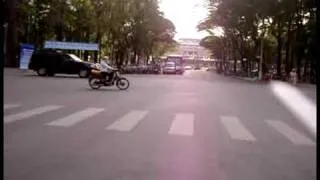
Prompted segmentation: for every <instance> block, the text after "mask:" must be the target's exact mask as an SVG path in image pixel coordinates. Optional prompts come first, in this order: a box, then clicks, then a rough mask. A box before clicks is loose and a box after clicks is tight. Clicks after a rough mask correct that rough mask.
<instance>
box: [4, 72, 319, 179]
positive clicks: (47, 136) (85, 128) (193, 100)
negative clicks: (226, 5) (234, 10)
mask: <svg viewBox="0 0 320 180" xmlns="http://www.w3.org/2000/svg"><path fill="white" fill-rule="evenodd" d="M125 76H126V77H127V78H128V79H129V80H130V83H131V86H130V88H129V89H128V90H127V91H119V90H117V89H116V88H115V87H109V88H102V89H100V90H91V89H90V88H89V86H88V83H87V80H86V79H79V78H78V77H76V76H56V77H38V76H36V75H35V73H23V72H20V71H18V70H14V69H5V72H4V179H6V180H21V179H24V180H73V179H74V180H315V179H316V140H315V138H314V137H313V135H312V134H311V133H310V132H309V131H308V130H307V129H306V128H305V127H304V126H303V125H302V124H301V123H300V122H299V121H298V120H297V118H296V117H295V116H294V115H293V114H292V113H291V112H290V111H289V110H288V109H287V108H286V107H285V106H283V104H281V103H280V101H279V100H278V99H277V97H276V96H274V95H273V94H272V92H271V91H270V89H269V88H268V85H267V84H261V83H252V82H246V81H243V80H238V79H233V78H230V77H224V76H220V75H217V74H215V73H212V72H205V71H190V72H187V73H186V74H185V75H182V76H180V75H125Z"/></svg>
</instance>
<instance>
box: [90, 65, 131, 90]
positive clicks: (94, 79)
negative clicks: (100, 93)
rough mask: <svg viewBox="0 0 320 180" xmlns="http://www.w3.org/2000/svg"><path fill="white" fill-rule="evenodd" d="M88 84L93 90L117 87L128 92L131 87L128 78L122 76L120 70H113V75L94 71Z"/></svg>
mask: <svg viewBox="0 0 320 180" xmlns="http://www.w3.org/2000/svg"><path fill="white" fill-rule="evenodd" d="M88 82H89V86H90V87H91V88H92V89H99V88H101V87H102V86H114V85H116V86H117V88H118V89H120V90H126V89H128V88H129V85H130V83H129V81H128V80H127V79H126V78H124V77H121V76H120V73H119V70H113V71H112V73H108V72H105V71H101V70H98V69H92V70H91V73H90V76H89V79H88Z"/></svg>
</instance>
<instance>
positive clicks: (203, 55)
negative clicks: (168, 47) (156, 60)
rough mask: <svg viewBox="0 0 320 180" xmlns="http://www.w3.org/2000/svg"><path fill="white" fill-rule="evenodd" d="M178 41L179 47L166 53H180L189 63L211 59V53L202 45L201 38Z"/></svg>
mask: <svg viewBox="0 0 320 180" xmlns="http://www.w3.org/2000/svg"><path fill="white" fill-rule="evenodd" d="M177 42H178V43H179V46H178V47H177V49H176V50H175V51H173V52H170V53H168V54H166V55H172V54H175V55H180V56H182V57H183V58H184V59H185V60H186V62H187V63H192V64H195V63H198V62H199V63H200V62H205V61H210V55H211V53H210V52H209V51H208V50H207V49H205V48H204V47H202V46H200V39H179V40H178V41H177Z"/></svg>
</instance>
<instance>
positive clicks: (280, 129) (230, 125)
mask: <svg viewBox="0 0 320 180" xmlns="http://www.w3.org/2000/svg"><path fill="white" fill-rule="evenodd" d="M20 107H22V105H20V104H4V112H6V111H9V110H14V109H17V108H20ZM64 108H67V107H64V106H59V105H46V106H41V107H37V108H31V109H30V110H27V111H22V112H18V113H12V112H11V113H5V114H9V115H5V116H4V124H5V125H8V124H12V123H18V122H19V121H22V120H30V121H32V117H36V116H38V115H44V114H46V113H49V112H58V111H59V110H61V109H64ZM106 110H107V109H106V108H92V107H89V108H84V109H82V110H79V111H77V112H73V113H71V114H69V115H66V116H65V117H60V118H58V119H56V120H53V121H51V122H49V123H44V124H43V125H44V126H50V127H64V128H70V127H73V126H76V125H77V124H79V123H81V122H83V121H86V120H89V119H92V118H93V117H95V116H98V115H99V114H102V113H103V112H104V111H106ZM150 113H152V112H149V111H145V110H131V111H129V112H127V113H126V114H123V115H119V117H118V119H114V121H112V123H111V124H108V125H106V126H105V127H104V129H105V130H106V131H118V132H127V133H129V132H133V131H135V129H136V127H137V126H138V125H139V124H141V123H143V122H144V121H148V119H149V118H148V115H149V114H150ZM160 116H161V115H160ZM218 118H219V119H218V121H219V123H220V124H221V127H222V128H223V129H224V130H223V131H221V132H225V133H226V134H227V136H228V137H229V138H230V139H231V140H235V141H244V142H257V141H259V139H258V138H257V137H255V134H254V133H252V132H251V131H250V130H249V128H248V127H246V125H245V123H244V122H243V121H241V119H239V118H238V117H236V116H230V115H221V116H220V117H218ZM213 120H216V119H213ZM195 121H199V119H197V117H196V115H195V114H193V113H186V112H179V113H176V114H174V116H173V119H172V120H171V124H170V126H169V127H168V132H167V134H168V135H170V136H180V137H192V136H195V131H196V130H195ZM263 122H264V123H265V124H266V125H265V126H264V128H271V129H273V131H274V132H277V134H278V135H279V136H281V137H282V138H283V139H286V140H287V141H288V142H290V143H292V144H293V145H304V146H315V145H316V143H315V142H313V140H311V139H310V138H308V137H307V136H305V135H304V134H303V133H302V132H299V131H297V130H295V129H294V128H292V127H290V125H288V124H286V123H284V122H283V121H280V120H264V121H263Z"/></svg>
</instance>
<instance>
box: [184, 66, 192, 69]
mask: <svg viewBox="0 0 320 180" xmlns="http://www.w3.org/2000/svg"><path fill="white" fill-rule="evenodd" d="M184 69H185V70H191V69H192V67H191V66H185V67H184Z"/></svg>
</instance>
